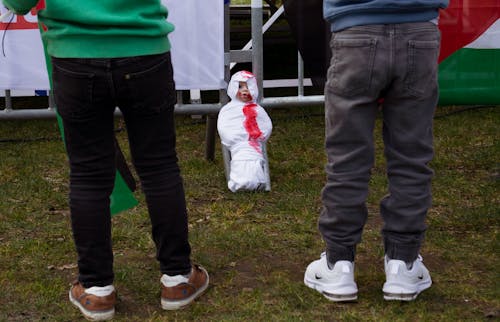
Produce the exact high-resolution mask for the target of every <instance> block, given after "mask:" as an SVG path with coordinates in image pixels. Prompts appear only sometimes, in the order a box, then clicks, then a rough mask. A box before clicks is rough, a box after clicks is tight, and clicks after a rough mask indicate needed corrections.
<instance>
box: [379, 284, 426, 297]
mask: <svg viewBox="0 0 500 322" xmlns="http://www.w3.org/2000/svg"><path fill="white" fill-rule="evenodd" d="M431 285H432V282H431V281H429V282H426V283H422V284H420V285H417V291H416V292H414V293H392V292H390V291H384V290H383V292H384V300H386V301H413V300H415V299H416V298H417V296H418V295H419V294H420V293H422V292H423V291H425V290H426V289H428V288H429V287H431ZM390 287H391V286H390V285H389V286H385V287H384V288H390Z"/></svg>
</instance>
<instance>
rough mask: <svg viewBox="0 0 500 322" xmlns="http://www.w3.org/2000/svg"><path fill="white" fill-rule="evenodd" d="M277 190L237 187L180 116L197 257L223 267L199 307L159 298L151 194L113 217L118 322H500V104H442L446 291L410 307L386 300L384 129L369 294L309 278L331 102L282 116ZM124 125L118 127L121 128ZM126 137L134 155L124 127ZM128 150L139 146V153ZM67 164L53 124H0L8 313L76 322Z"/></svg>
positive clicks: (435, 218)
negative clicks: (338, 294) (172, 306)
mask: <svg viewBox="0 0 500 322" xmlns="http://www.w3.org/2000/svg"><path fill="white" fill-rule="evenodd" d="M270 116H271V118H272V119H273V123H274V132H273V135H272V136H271V139H270V141H269V143H268V151H269V152H268V153H269V158H270V168H271V181H272V191H271V192H269V193H239V194H233V193H231V192H229V191H228V190H227V188H226V184H225V179H224V171H223V165H222V160H221V155H220V146H219V145H217V150H216V152H217V153H216V160H215V162H209V161H206V160H205V159H204V147H205V146H204V137H205V125H204V123H203V122H201V121H199V120H195V119H191V118H189V117H180V116H179V117H178V118H177V130H178V154H179V158H180V164H181V167H182V172H183V176H184V180H185V186H186V193H187V201H188V208H189V222H190V240H191V243H192V247H193V259H194V261H196V262H199V263H201V264H202V265H204V266H205V267H206V268H207V270H208V271H209V273H210V277H211V286H210V288H209V290H208V291H207V293H206V294H205V295H204V296H203V297H201V298H200V299H199V300H197V301H196V302H195V303H194V304H193V305H192V306H190V307H189V308H187V309H185V310H182V311H179V312H164V311H162V310H161V309H160V306H159V278H160V274H159V271H158V267H159V266H158V264H157V262H156V261H155V259H154V246H153V243H152V241H151V238H150V226H149V219H148V217H147V212H146V207H145V204H144V199H143V196H142V195H141V193H137V194H136V195H137V197H138V199H139V201H140V204H139V206H137V207H136V208H134V209H131V210H129V211H126V212H123V213H121V214H119V215H117V216H115V217H114V218H113V225H114V226H113V227H114V228H113V242H114V252H115V273H116V280H115V286H116V287H117V289H118V293H119V303H118V306H117V313H116V318H115V320H116V321H188V320H193V321H195V320H196V321H339V320H341V321H359V320H364V321H381V320H385V321H483V320H485V321H486V320H498V319H499V318H500V313H499V311H500V301H499V299H500V287H499V283H498V282H499V269H498V267H499V264H500V263H499V260H498V254H499V235H498V228H499V222H500V218H499V208H500V207H499V205H500V195H499V178H500V176H499V160H500V146H499V130H498V125H499V124H500V109H499V108H495V107H487V108H474V109H463V108H460V107H446V108H445V107H441V108H439V109H438V112H437V115H436V119H435V135H436V142H435V145H436V157H435V160H434V161H433V162H432V167H433V168H434V169H435V171H436V176H435V179H434V181H433V192H434V206H433V208H432V209H431V210H430V213H429V216H428V224H429V231H428V234H427V238H426V242H425V245H424V248H423V250H422V254H423V257H424V261H425V263H426V264H427V266H428V268H429V269H430V271H431V274H432V277H433V281H434V284H433V287H432V288H431V289H429V290H427V291H425V292H424V293H423V294H421V295H420V296H419V298H418V299H417V301H415V302H411V303H392V302H385V301H384V300H383V299H382V292H381V286H382V284H383V282H384V273H383V262H382V256H383V249H382V242H381V238H380V233H379V231H380V228H381V221H380V218H379V216H378V210H377V208H378V206H377V205H378V200H379V199H380V198H381V197H382V196H383V195H384V194H385V193H386V179H385V170H384V169H385V168H384V161H383V157H382V144H381V141H380V125H381V124H380V122H379V123H378V126H377V133H376V134H377V135H376V136H377V157H376V166H375V168H374V169H373V178H372V180H371V183H370V185H371V194H370V196H369V199H368V207H369V209H370V214H369V220H368V223H367V225H366V227H365V231H364V238H363V241H362V243H361V244H360V245H359V249H358V258H357V267H356V270H357V271H356V276H357V282H358V286H359V289H360V290H359V291H360V293H359V301H358V303H351V304H335V303H332V302H329V301H327V300H326V299H325V298H323V297H322V296H321V295H320V294H318V293H316V292H314V291H312V290H310V289H308V288H306V287H305V286H304V285H303V282H302V279H303V273H304V270H305V267H306V266H307V264H308V263H309V262H310V261H311V260H314V259H316V258H318V256H319V254H320V252H321V251H322V250H323V243H322V241H321V239H320V236H319V234H318V232H317V216H318V213H319V209H320V206H321V205H320V198H319V196H320V190H321V188H322V185H323V183H324V179H325V176H324V172H323V167H324V164H325V156H324V152H323V133H324V120H323V116H322V108H321V107H318V108H307V109H288V110H286V109H283V110H280V109H276V110H271V111H270ZM121 126H122V124H121V122H120V121H119V122H117V128H120V127H121ZM117 136H118V139H119V141H120V143H121V146H122V147H123V149H124V150H125V151H128V149H127V146H126V141H125V132H124V131H118V132H117ZM126 153H127V155H128V152H126ZM67 180H68V167H67V161H66V156H65V152H64V148H63V144H62V142H61V140H60V138H59V133H58V129H57V125H56V123H55V121H53V120H37V121H2V122H1V125H0V198H1V199H0V200H1V202H0V289H1V291H0V308H1V309H0V321H41V320H43V321H76V320H79V319H80V313H79V312H78V310H77V309H75V308H74V307H72V305H70V304H69V301H68V300H67V291H68V288H69V283H70V282H71V281H72V279H74V278H75V276H76V265H75V264H76V254H75V252H74V246H73V242H72V236H71V231H70V218H69V213H68V206H67V197H66V194H67V190H68V183H67Z"/></svg>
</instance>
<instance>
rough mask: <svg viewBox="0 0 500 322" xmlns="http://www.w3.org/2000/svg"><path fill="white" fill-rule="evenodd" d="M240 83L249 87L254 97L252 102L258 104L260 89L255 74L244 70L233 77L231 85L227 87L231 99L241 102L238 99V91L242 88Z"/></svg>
mask: <svg viewBox="0 0 500 322" xmlns="http://www.w3.org/2000/svg"><path fill="white" fill-rule="evenodd" d="M240 82H246V83H247V86H248V90H249V91H250V95H252V102H256V101H257V98H258V97H259V89H258V87H257V79H256V78H255V76H254V74H252V73H250V72H248V71H246V70H242V71H239V72H237V73H235V74H234V75H233V77H231V80H230V81H229V85H228V86H227V95H228V96H229V97H230V98H231V100H239V99H238V98H237V97H236V94H237V93H238V89H239V87H240Z"/></svg>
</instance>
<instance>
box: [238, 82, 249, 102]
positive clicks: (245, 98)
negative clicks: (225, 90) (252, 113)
mask: <svg viewBox="0 0 500 322" xmlns="http://www.w3.org/2000/svg"><path fill="white" fill-rule="evenodd" d="M237 96H238V98H239V99H240V100H241V101H242V102H249V101H251V100H252V95H251V94H250V91H249V90H248V86H247V83H246V82H240V86H239V89H238V94H237Z"/></svg>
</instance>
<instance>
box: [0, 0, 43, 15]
mask: <svg viewBox="0 0 500 322" xmlns="http://www.w3.org/2000/svg"><path fill="white" fill-rule="evenodd" d="M38 1H39V0H2V2H3V4H4V5H5V6H6V7H7V8H8V9H9V10H11V11H12V12H14V13H15V14H17V15H25V14H27V13H28V12H29V11H30V10H31V8H33V7H34V6H36V4H37V3H38Z"/></svg>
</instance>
